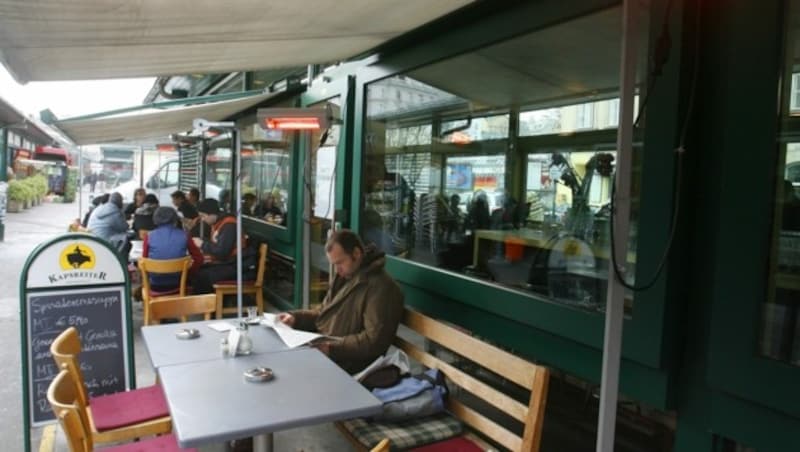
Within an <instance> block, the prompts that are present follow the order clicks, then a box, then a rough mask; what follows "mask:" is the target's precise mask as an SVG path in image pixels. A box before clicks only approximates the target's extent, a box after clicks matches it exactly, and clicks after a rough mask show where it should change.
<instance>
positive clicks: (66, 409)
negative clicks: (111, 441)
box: [47, 370, 94, 452]
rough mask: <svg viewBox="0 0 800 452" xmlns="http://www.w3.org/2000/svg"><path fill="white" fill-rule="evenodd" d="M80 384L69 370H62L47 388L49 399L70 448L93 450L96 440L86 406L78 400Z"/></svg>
mask: <svg viewBox="0 0 800 452" xmlns="http://www.w3.org/2000/svg"><path fill="white" fill-rule="evenodd" d="M77 388H78V384H77V382H76V381H75V380H74V379H73V378H72V376H71V375H70V373H69V372H68V371H67V370H62V371H61V372H59V373H58V375H56V378H54V379H53V381H52V382H51V383H50V387H49V388H48V389H47V400H48V401H49V402H50V406H51V407H52V408H53V413H55V415H56V419H58V421H59V423H60V424H61V428H62V429H64V435H65V436H66V438H67V444H68V445H69V450H70V451H72V452H92V450H94V442H93V440H92V432H91V429H90V427H89V425H90V424H89V416H88V413H87V412H86V407H85V406H84V405H82V404H81V403H80V401H79V400H78V391H77Z"/></svg>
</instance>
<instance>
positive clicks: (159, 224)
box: [142, 206, 203, 292]
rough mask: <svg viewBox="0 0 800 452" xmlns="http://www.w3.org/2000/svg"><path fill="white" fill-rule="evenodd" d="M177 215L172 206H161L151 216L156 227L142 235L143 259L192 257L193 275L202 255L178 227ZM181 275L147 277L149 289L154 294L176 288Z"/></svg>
mask: <svg viewBox="0 0 800 452" xmlns="http://www.w3.org/2000/svg"><path fill="white" fill-rule="evenodd" d="M177 222H178V214H177V212H175V209H173V208H172V207H166V206H162V207H159V208H157V209H156V211H155V212H154V213H153V223H155V225H156V228H155V229H153V230H152V231H150V233H149V234H147V235H145V236H144V242H143V243H142V256H143V257H149V258H151V259H162V260H163V259H178V258H181V257H184V256H186V255H187V254H188V255H190V256H192V268H191V270H190V275H193V274H195V273H196V272H197V270H199V269H200V266H201V265H203V253H201V252H200V249H199V248H197V245H195V243H194V242H193V241H192V240H191V238H190V237H189V236H188V234H187V233H186V232H185V231H184V230H183V229H181V228H179V227H178V226H177ZM179 284H180V273H175V274H172V275H150V288H151V289H152V290H154V291H157V292H167V291H170V290H173V289H175V288H177V287H178V285H179Z"/></svg>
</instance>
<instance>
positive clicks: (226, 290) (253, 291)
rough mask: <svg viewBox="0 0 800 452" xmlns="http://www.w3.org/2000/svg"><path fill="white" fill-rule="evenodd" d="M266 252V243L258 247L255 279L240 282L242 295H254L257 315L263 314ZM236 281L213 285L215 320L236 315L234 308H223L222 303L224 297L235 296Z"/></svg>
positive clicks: (220, 282)
mask: <svg viewBox="0 0 800 452" xmlns="http://www.w3.org/2000/svg"><path fill="white" fill-rule="evenodd" d="M267 251H268V247H267V244H266V243H262V244H261V246H260V247H258V268H257V271H256V279H255V280H251V281H242V295H247V294H249V295H255V298H256V306H257V307H258V314H259V315H261V314H263V313H264V272H266V270H267ZM236 290H237V287H236V281H219V282H218V283H217V284H214V291H215V293H216V294H217V318H218V319H221V318H222V315H223V314H231V313H236V312H237V308H236V307H223V306H222V301H223V300H224V299H225V295H236Z"/></svg>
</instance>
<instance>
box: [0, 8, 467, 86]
mask: <svg viewBox="0 0 800 452" xmlns="http://www.w3.org/2000/svg"><path fill="white" fill-rule="evenodd" d="M472 1H473V0H436V1H430V0H380V1H375V0H340V1H332V0H303V1H286V0H283V1H275V0H240V1H236V2H210V1H200V2H198V1H196V0H170V1H163V0H140V1H136V2H132V1H128V0H71V1H66V2H65V1H63V0H24V1H23V0H0V61H2V63H3V64H4V65H5V66H6V68H8V70H9V72H11V74H12V75H13V76H14V78H16V79H17V80H18V81H19V82H21V83H26V82H28V81H48V80H82V79H102V78H119V77H138V76H167V75H178V74H198V73H201V74H207V73H224V72H234V71H242V70H255V69H262V68H264V69H266V68H280V67H292V66H304V65H307V64H314V63H324V62H330V61H340V60H344V59H347V58H349V57H353V56H355V55H358V54H361V53H363V52H366V51H368V50H370V49H373V48H375V47H377V46H378V45H380V44H382V43H384V42H386V41H388V40H390V39H392V38H394V37H397V36H399V35H401V34H403V33H406V32H408V31H411V30H413V29H415V28H417V27H420V26H422V25H424V24H426V23H428V22H431V21H433V20H435V19H437V18H439V17H441V16H444V15H446V14H448V13H450V12H453V11H455V10H457V9H459V8H461V7H463V6H465V5H467V4H469V3H472Z"/></svg>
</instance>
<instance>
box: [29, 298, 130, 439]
mask: <svg viewBox="0 0 800 452" xmlns="http://www.w3.org/2000/svg"><path fill="white" fill-rule="evenodd" d="M123 297H124V291H123V290H121V289H120V288H117V289H93V290H70V291H63V292H59V293H52V292H49V293H47V294H36V293H31V294H28V303H27V305H28V315H27V317H28V343H29V344H30V355H29V356H28V366H29V370H28V372H29V373H28V375H30V385H31V387H30V388H29V392H28V395H29V398H30V401H29V403H30V404H31V407H32V410H31V416H32V421H33V423H34V424H38V423H41V422H42V421H47V420H50V419H53V413H52V410H51V409H50V404H49V403H48V402H47V388H48V386H49V385H50V382H51V381H52V380H53V378H54V377H55V376H56V374H57V373H58V368H57V367H56V365H55V362H54V361H53V357H52V355H51V354H50V344H51V343H52V342H53V340H54V339H55V338H56V337H57V336H58V335H59V334H61V332H62V331H64V330H65V329H67V328H69V327H71V326H74V327H75V328H77V329H78V332H79V333H80V338H81V354H80V362H81V371H82V373H83V378H84V381H85V383H86V389H87V391H88V392H89V394H90V395H92V396H98V395H103V394H111V393H114V392H119V391H124V390H125V389H126V378H125V376H126V374H127V372H126V370H127V368H126V362H125V353H124V350H126V349H127V343H126V341H127V337H126V335H125V334H123V332H124V331H125V329H124V328H123V325H124V323H123V322H124V320H125V319H124V314H123V309H122V307H123Z"/></svg>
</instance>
